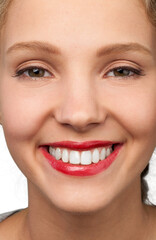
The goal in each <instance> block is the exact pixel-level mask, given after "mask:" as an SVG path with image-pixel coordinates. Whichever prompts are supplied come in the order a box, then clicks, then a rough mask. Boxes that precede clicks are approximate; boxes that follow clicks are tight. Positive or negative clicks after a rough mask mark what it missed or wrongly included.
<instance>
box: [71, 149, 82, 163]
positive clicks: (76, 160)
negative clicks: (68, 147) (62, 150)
mask: <svg viewBox="0 0 156 240" xmlns="http://www.w3.org/2000/svg"><path fill="white" fill-rule="evenodd" d="M69 162H70V163H72V164H80V153H79V152H78V151H71V152H70V156H69Z"/></svg>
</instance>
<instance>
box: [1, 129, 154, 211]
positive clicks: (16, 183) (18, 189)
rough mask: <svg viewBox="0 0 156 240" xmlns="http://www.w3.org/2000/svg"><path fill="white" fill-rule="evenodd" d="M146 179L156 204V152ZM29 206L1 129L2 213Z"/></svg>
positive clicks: (25, 192) (24, 182) (22, 180)
mask: <svg viewBox="0 0 156 240" xmlns="http://www.w3.org/2000/svg"><path fill="white" fill-rule="evenodd" d="M146 179H147V181H148V185H149V199H150V201H151V202H152V203H153V204H156V152H155V153H153V156H152V158H151V161H150V171H149V174H148V176H147V177H146ZM27 206H28V198H27V181H26V178H25V176H24V175H23V174H22V173H21V171H20V170H19V169H18V167H17V166H16V164H15V163H14V161H13V160H12V158H11V156H10V153H9V151H8V149H7V146H6V143H5V139H4V134H3V130H2V127H0V213H3V212H8V211H12V210H15V209H20V208H25V207H27Z"/></svg>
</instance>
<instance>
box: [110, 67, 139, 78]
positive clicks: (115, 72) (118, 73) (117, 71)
mask: <svg viewBox="0 0 156 240" xmlns="http://www.w3.org/2000/svg"><path fill="white" fill-rule="evenodd" d="M135 75H142V71H141V70H140V69H135V68H132V67H128V66H122V67H116V68H113V69H111V70H110V71H109V72H107V73H106V76H108V77H120V78H125V77H131V76H135Z"/></svg>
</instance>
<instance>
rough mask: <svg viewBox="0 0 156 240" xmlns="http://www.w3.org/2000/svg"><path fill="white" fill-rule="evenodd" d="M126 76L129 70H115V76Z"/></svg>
mask: <svg viewBox="0 0 156 240" xmlns="http://www.w3.org/2000/svg"><path fill="white" fill-rule="evenodd" d="M128 75H129V70H126V69H122V68H119V69H116V70H115V76H128Z"/></svg>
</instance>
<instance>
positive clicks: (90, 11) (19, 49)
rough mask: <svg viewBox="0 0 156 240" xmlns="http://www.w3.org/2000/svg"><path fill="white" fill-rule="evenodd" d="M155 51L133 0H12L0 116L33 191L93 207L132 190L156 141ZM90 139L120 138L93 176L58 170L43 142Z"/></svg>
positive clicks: (71, 205)
mask: <svg viewBox="0 0 156 240" xmlns="http://www.w3.org/2000/svg"><path fill="white" fill-rule="evenodd" d="M155 49H156V48H155V35H154V30H153V28H152V26H151V24H150V23H149V21H148V20H147V18H146V15H145V13H144V9H143V7H142V5H141V4H140V3H139V1H136V0H131V1H129V0H113V1H107V0H98V1H97V0H91V1H90V0H86V1H83V0H79V1H73V0H64V1H57V0H39V1H38V0H22V1H19V0H15V1H14V2H13V5H12V6H11V8H10V11H9V14H8V19H7V22H6V25H5V27H4V29H3V31H2V39H1V63H0V64H1V65H0V68H1V79H0V114H1V123H2V125H3V128H4V133H5V136H6V141H7V144H8V147H9V150H10V152H11V155H12V157H13V158H14V160H15V162H16V163H17V165H18V166H19V168H20V169H21V170H22V171H23V173H24V174H25V175H26V176H27V178H28V180H29V183H30V182H31V184H30V187H31V188H32V189H33V193H32V192H31V197H32V198H33V197H34V198H35V196H36V195H37V196H38V199H41V198H42V199H44V200H45V201H48V202H50V203H51V204H54V205H56V206H57V207H59V208H61V209H64V210H67V211H95V210H98V209H100V208H102V207H105V206H106V205H107V204H109V203H111V202H112V201H113V200H114V199H118V201H120V202H122V200H123V199H124V195H125V194H126V195H127V196H129V195H130V196H131V197H132V194H133V195H135V194H136V192H137V190H136V192H135V190H134V189H135V187H134V186H136V185H137V187H138V188H139V184H138V182H139V181H138V179H139V176H140V173H141V172H142V170H143V169H144V168H145V167H146V165H147V163H148V161H149V159H150V157H151V154H152V152H153V150H154V147H155V143H156V124H155V119H156V58H155V56H156V55H155V54H156V52H155ZM33 67H34V71H35V68H41V70H40V71H39V72H37V73H36V76H35V73H33V71H32V70H28V69H30V68H33ZM23 69H24V70H23ZM42 69H45V71H43V70H42ZM113 69H116V70H113ZM92 140H102V141H108V140H109V141H113V142H122V143H124V145H123V147H122V150H121V151H120V154H119V156H118V157H117V158H116V160H115V162H113V164H111V166H110V167H109V168H108V169H107V170H104V171H102V172H100V173H98V174H96V175H93V176H85V177H79V176H70V175H66V174H64V173H61V172H59V171H56V170H55V169H53V168H52V167H51V165H50V164H49V162H48V161H47V160H46V159H45V157H44V156H43V154H42V152H41V148H40V146H41V145H45V144H47V143H52V142H58V141H77V142H84V141H92ZM128 194H129V195H128Z"/></svg>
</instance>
